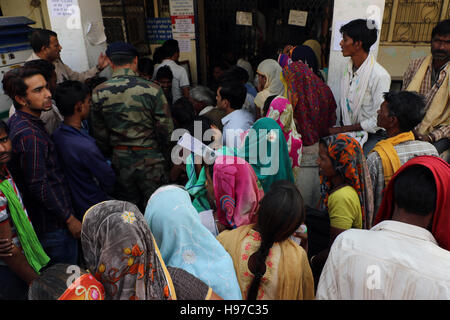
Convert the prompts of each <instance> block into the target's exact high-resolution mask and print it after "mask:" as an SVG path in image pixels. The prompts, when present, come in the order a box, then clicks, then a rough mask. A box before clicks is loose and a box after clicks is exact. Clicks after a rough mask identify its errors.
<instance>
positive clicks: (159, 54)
mask: <svg viewBox="0 0 450 320" xmlns="http://www.w3.org/2000/svg"><path fill="white" fill-rule="evenodd" d="M165 50H166V48H165V47H163V46H160V47H158V48H156V49H155V52H154V53H153V62H154V63H155V64H160V63H161V62H162V61H163V60H164V59H165V58H167V54H166V52H165Z"/></svg>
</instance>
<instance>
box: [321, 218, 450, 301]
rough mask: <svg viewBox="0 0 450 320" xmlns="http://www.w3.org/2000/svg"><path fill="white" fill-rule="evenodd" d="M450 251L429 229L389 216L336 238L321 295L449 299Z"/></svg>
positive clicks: (324, 273) (371, 298) (322, 282)
mask: <svg viewBox="0 0 450 320" xmlns="http://www.w3.org/2000/svg"><path fill="white" fill-rule="evenodd" d="M449 270H450V252H449V251H447V250H445V249H442V248H441V247H439V246H438V245H437V242H436V240H435V239H434V237H433V235H432V234H431V233H430V232H429V231H428V230H426V229H424V228H420V227H418V226H414V225H411V224H406V223H402V222H398V221H392V220H386V221H383V222H381V223H379V224H377V225H376V226H374V227H373V228H372V229H370V230H356V229H350V230H347V231H345V232H343V233H341V234H340V235H339V236H338V237H337V238H336V240H335V241H334V243H333V246H332V247H331V251H330V254H329V256H328V259H327V262H326V264H325V267H324V269H323V271H322V275H321V277H320V281H319V285H318V288H317V294H316V299H319V300H341V299H346V300H362V299H363V300H411V299H414V300H419V299H420V300H429V299H432V300H441V299H445V300H449V299H450V272H449Z"/></svg>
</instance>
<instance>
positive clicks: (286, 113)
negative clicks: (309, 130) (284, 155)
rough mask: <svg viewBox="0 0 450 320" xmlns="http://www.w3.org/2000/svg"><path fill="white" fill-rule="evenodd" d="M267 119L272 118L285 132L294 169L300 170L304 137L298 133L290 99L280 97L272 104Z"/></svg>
mask: <svg viewBox="0 0 450 320" xmlns="http://www.w3.org/2000/svg"><path fill="white" fill-rule="evenodd" d="M266 117H267V118H272V119H273V120H275V121H276V122H277V123H278V125H279V126H280V127H281V130H283V134H284V138H285V139H286V142H287V145H288V150H289V158H290V160H291V164H292V168H293V169H294V168H299V167H300V163H301V161H302V152H303V142H302V136H301V135H300V133H298V132H297V128H296V127H295V122H294V110H293V109H292V105H291V103H290V102H289V100H288V99H286V98H284V97H282V96H278V97H276V98H275V99H273V100H272V102H271V103H270V107H269V110H267V114H266Z"/></svg>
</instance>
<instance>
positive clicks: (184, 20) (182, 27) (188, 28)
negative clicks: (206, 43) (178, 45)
mask: <svg viewBox="0 0 450 320" xmlns="http://www.w3.org/2000/svg"><path fill="white" fill-rule="evenodd" d="M173 20H174V22H175V23H173V24H172V28H173V29H172V31H173V32H176V33H194V32H195V24H194V21H193V20H194V17H189V16H187V17H176V18H175V19H173Z"/></svg>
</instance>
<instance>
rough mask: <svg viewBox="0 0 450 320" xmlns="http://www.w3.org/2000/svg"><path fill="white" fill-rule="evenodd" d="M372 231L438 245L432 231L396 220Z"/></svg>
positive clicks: (388, 221)
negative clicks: (394, 234) (389, 233)
mask: <svg viewBox="0 0 450 320" xmlns="http://www.w3.org/2000/svg"><path fill="white" fill-rule="evenodd" d="M370 230H371V231H382V230H383V231H391V232H394V233H400V234H402V235H405V236H407V237H411V238H416V239H420V240H424V241H429V242H432V243H434V244H435V245H438V243H437V241H436V239H435V238H434V237H433V235H432V234H431V232H430V231H428V230H427V229H424V228H421V227H418V226H415V225H412V224H408V223H404V222H400V221H394V220H384V221H382V222H380V223H379V224H377V225H376V226H374V227H372V229H370Z"/></svg>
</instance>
